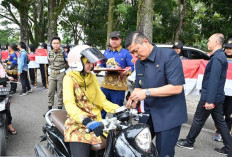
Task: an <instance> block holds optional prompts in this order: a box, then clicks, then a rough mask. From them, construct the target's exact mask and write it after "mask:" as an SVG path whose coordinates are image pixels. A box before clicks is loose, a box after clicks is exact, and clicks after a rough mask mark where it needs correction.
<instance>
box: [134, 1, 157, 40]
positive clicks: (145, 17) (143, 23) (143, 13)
mask: <svg viewBox="0 0 232 157" xmlns="http://www.w3.org/2000/svg"><path fill="white" fill-rule="evenodd" d="M153 6H154V2H153V0H139V5H138V12H137V30H138V31H140V32H141V33H143V34H144V35H145V36H147V38H148V39H149V41H150V42H152V29H153V15H154V11H153Z"/></svg>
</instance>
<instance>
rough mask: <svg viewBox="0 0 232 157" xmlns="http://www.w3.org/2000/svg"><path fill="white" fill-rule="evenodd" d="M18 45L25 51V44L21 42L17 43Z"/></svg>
mask: <svg viewBox="0 0 232 157" xmlns="http://www.w3.org/2000/svg"><path fill="white" fill-rule="evenodd" d="M19 45H20V47H21V48H22V49H24V50H26V49H27V47H26V44H25V43H24V42H23V41H21V42H19Z"/></svg>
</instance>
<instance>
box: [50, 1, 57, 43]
mask: <svg viewBox="0 0 232 157" xmlns="http://www.w3.org/2000/svg"><path fill="white" fill-rule="evenodd" d="M55 6H56V1H54V0H48V12H49V15H48V41H49V42H50V41H51V39H52V38H53V37H54V36H57V17H55Z"/></svg>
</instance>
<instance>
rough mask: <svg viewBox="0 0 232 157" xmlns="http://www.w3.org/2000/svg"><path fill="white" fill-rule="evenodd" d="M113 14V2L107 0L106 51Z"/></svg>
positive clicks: (112, 0)
mask: <svg viewBox="0 0 232 157" xmlns="http://www.w3.org/2000/svg"><path fill="white" fill-rule="evenodd" d="M113 12H114V0H109V11H108V26H107V41H106V49H107V48H108V47H107V45H108V44H109V41H110V39H109V36H110V33H111V32H112V30H113V21H114V20H113Z"/></svg>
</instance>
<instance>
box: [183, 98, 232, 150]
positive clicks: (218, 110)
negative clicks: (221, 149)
mask: <svg viewBox="0 0 232 157" xmlns="http://www.w3.org/2000/svg"><path fill="white" fill-rule="evenodd" d="M203 105H205V101H202V100H200V101H199V103H198V106H197V110H196V112H195V115H194V119H193V123H192V126H191V128H190V131H189V133H188V135H187V137H186V139H187V142H188V143H189V144H194V142H195V139H196V138H197V136H198V135H199V133H200V131H201V129H202V127H203V126H204V124H205V122H206V120H207V119H208V117H209V115H211V116H212V118H213V120H214V123H215V125H216V127H217V128H218V130H219V132H220V133H221V135H222V139H223V143H224V145H225V146H226V147H227V148H228V149H230V148H231V147H232V138H231V137H230V133H229V129H228V127H227V125H226V122H225V120H224V117H223V106H222V104H215V108H213V109H211V110H206V109H205V108H204V107H203Z"/></svg>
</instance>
